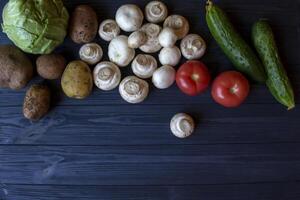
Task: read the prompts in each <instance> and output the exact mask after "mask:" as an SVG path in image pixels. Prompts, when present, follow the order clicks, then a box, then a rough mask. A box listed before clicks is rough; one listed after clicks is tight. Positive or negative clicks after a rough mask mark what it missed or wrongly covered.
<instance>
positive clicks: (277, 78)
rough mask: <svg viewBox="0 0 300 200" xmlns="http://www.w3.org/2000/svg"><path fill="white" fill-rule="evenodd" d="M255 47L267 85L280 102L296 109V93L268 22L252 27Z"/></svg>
mask: <svg viewBox="0 0 300 200" xmlns="http://www.w3.org/2000/svg"><path fill="white" fill-rule="evenodd" d="M252 39H253V42H254V46H255V48H256V50H257V52H258V54H259V56H260V58H261V60H262V61H263V65H264V66H265V70H266V72H267V81H266V84H267V86H268V88H269V90H270V92H271V93H272V95H273V96H274V97H275V99H277V101H278V102H280V103H281V104H283V105H285V106H286V107H288V109H292V108H294V107H295V100H294V92H293V88H292V86H291V83H290V80H289V78H288V76H287V74H286V71H285V69H284V67H283V64H282V62H281V59H280V57H279V53H278V48H277V45H276V42H275V39H274V34H273V32H272V29H271V27H270V25H269V24H268V22H267V21H266V20H259V21H258V22H256V23H255V24H254V25H253V27H252Z"/></svg>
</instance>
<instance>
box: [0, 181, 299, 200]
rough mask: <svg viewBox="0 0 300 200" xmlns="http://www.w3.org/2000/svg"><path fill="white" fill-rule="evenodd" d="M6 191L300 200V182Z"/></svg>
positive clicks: (57, 199)
mask: <svg viewBox="0 0 300 200" xmlns="http://www.w3.org/2000/svg"><path fill="white" fill-rule="evenodd" d="M0 187H1V186H0ZM291 189H292V190H291ZM2 191H3V192H2V196H1V191H0V197H2V198H3V199H4V200H61V199H64V200H87V199H88V200H99V199H101V200H119V199H130V200H182V199H186V200H199V197H200V198H201V199H216V200H253V199H264V200H274V199H276V198H277V199H285V200H298V199H299V198H300V192H299V191H300V183H299V182H279V183H255V184H227V185H186V186H85V185H80V186H57V185H2Z"/></svg>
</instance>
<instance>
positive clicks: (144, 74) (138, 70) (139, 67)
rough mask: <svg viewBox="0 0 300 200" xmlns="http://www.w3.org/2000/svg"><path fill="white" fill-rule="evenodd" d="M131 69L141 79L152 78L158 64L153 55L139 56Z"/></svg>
mask: <svg viewBox="0 0 300 200" xmlns="http://www.w3.org/2000/svg"><path fill="white" fill-rule="evenodd" d="M131 68H132V71H133V73H134V74H135V75H136V76H138V77H139V78H150V77H151V76H152V75H153V73H154V71H155V70H156V68H157V62H156V59H155V58H154V57H153V56H151V55H147V54H139V55H137V56H136V57H135V59H134V60H133V62H132V63H131Z"/></svg>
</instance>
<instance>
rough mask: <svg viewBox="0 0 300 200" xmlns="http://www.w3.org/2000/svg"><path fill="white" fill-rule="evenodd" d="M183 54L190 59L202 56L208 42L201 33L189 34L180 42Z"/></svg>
mask: <svg viewBox="0 0 300 200" xmlns="http://www.w3.org/2000/svg"><path fill="white" fill-rule="evenodd" d="M180 49H181V53H182V55H183V56H184V57H185V58H186V59H188V60H195V59H199V58H201V57H202V56H203V55H204V53H205V51H206V43H205V41H204V40H203V38H202V37H201V36H200V35H197V34H189V35H187V36H185V38H183V40H182V41H181V43H180Z"/></svg>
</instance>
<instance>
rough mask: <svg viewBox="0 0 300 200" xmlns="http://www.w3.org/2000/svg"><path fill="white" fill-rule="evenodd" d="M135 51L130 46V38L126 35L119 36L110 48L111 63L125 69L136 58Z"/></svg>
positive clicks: (111, 42)
mask: <svg viewBox="0 0 300 200" xmlns="http://www.w3.org/2000/svg"><path fill="white" fill-rule="evenodd" d="M134 55H135V51H134V49H132V48H130V47H129V46H128V37H127V36H124V35H120V36H117V37H116V38H114V39H113V40H112V41H110V44H109V46H108V57H109V59H110V61H111V62H113V63H115V64H116V65H118V66H120V67H125V66H127V65H129V63H130V62H131V61H132V59H133V58H134Z"/></svg>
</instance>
